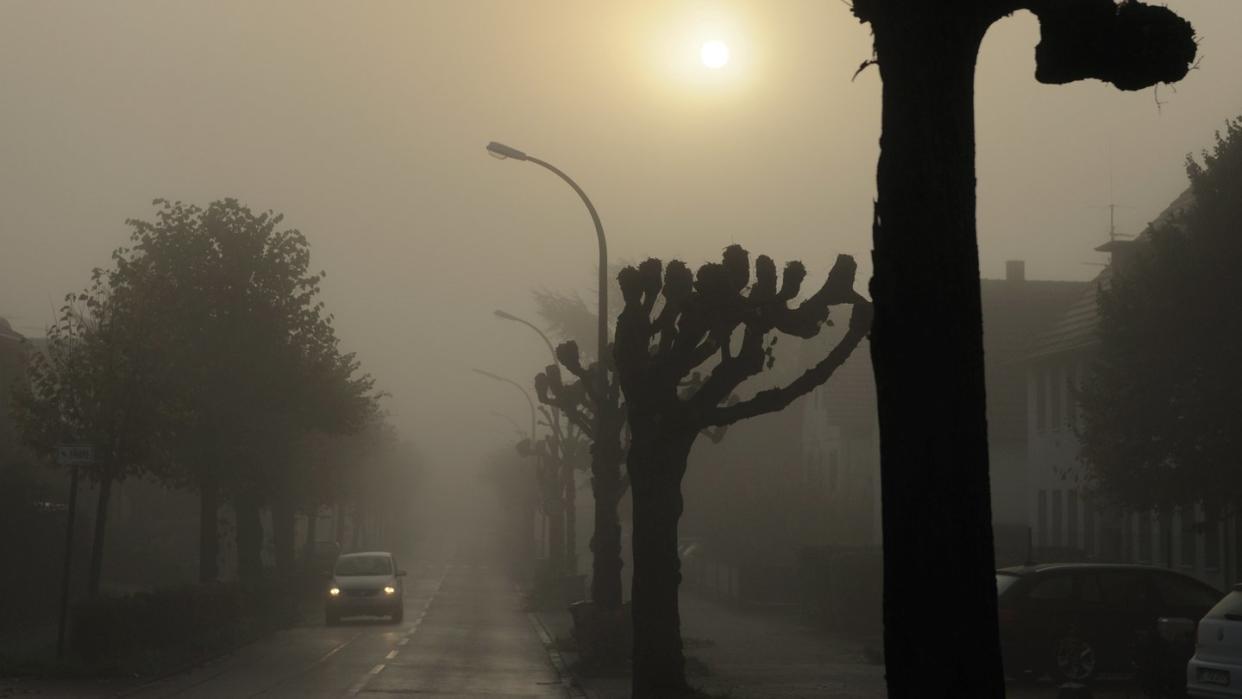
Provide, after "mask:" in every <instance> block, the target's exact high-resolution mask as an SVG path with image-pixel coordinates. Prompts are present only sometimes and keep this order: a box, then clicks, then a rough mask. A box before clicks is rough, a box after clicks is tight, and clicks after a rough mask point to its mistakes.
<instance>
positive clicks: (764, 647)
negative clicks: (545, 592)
mask: <svg viewBox="0 0 1242 699" xmlns="http://www.w3.org/2000/svg"><path fill="white" fill-rule="evenodd" d="M539 618H540V620H541V621H542V622H543V623H544V625H545V626H546V627H547V628H548V631H549V633H551V634H552V635H553V636H554V637H555V638H556V639H558V640H561V639H569V638H570V637H571V636H570V629H571V628H572V620H571V619H570V616H569V613H568V612H567V611H551V612H540V613H539ZM681 624H682V636H683V638H684V639H685V643H686V656H687V661H688V663H687V665H688V671H689V672H688V674H689V680H690V683H691V684H692V685H695V686H697V687H700V688H701V689H704V690H706V691H710V692H715V693H721V694H727V696H729V697H731V698H732V699H769V698H770V699H791V698H793V697H823V696H832V697H834V699H882V698H883V697H885V696H886V693H885V689H884V668H883V666H881V665H875V664H871V663H869V662H868V661H867V659H866V657H865V656H864V655H863V653H862V647H861V644H860V643H859V642H858V641H857V640H856V639H852V638H849V637H845V636H840V635H834V634H831V633H829V632H826V631H824V630H822V629H817V628H814V627H811V626H808V625H806V624H803V623H802V620H801V617H800V616H799V614H798V613H797V612H796V611H794V610H781V611H769V610H746V609H737V608H734V607H730V606H727V605H723V604H720V603H717V602H713V601H710V600H707V599H704V598H702V597H698V596H696V595H694V594H692V593H683V594H682V596H681ZM561 643H564V641H563V640H561ZM566 661H567V662H568V663H569V664H570V665H571V666H572V663H573V656H572V654H568V653H567V654H566ZM578 680H579V682H580V683H581V684H582V685H583V688H584V689H585V690H586V692H587V693H588V695H589V696H591V697H592V699H629V696H630V693H629V678H628V677H605V678H599V677H579V678H578Z"/></svg>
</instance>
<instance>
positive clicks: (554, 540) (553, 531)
mask: <svg viewBox="0 0 1242 699" xmlns="http://www.w3.org/2000/svg"><path fill="white" fill-rule="evenodd" d="M474 371H475V373H477V374H481V375H483V376H486V377H487V378H489V379H492V380H493V381H499V382H501V383H507V384H509V385H510V386H512V387H514V388H516V389H517V390H518V391H520V392H521V394H522V397H523V398H525V399H526V404H527V405H528V406H530V449H531V456H532V457H533V458H534V459H535V476H536V480H539V473H540V459H539V448H538V447H539V445H538V443H537V442H536V434H535V427H536V424H537V423H536V414H537V411H536V410H535V400H534V398H532V397H531V395H530V391H527V390H526V388H525V387H524V386H522V384H520V383H518V382H516V381H514V380H512V379H507V378H505V377H503V376H500V375H499V374H493V373H492V372H490V371H483V370H482V369H475V370H474ZM544 517H545V520H551V524H550V525H549V524H548V523H547V522H546V521H545V525H547V528H548V531H547V533H546V534H545V536H546V537H547V538H548V540H549V543H548V545H547V551H548V558H549V560H550V561H551V562H552V564H553V569H554V570H555V569H558V568H559V565H560V564H561V562H562V561H561V559H560V554H561V553H562V551H561V545H562V544H563V543H564V533H563V532H558V531H557V530H558V529H559V526H558V525H559V523H560V522H561V520H558V519H557V514H556V513H555V512H548V511H547V508H546V507H545V508H544Z"/></svg>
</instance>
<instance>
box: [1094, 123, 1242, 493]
mask: <svg viewBox="0 0 1242 699" xmlns="http://www.w3.org/2000/svg"><path fill="white" fill-rule="evenodd" d="M1186 171H1187V175H1188V176H1189V179H1190V193H1191V201H1190V203H1189V204H1188V205H1187V207H1186V208H1184V209H1183V210H1181V211H1180V212H1177V213H1175V214H1174V215H1173V216H1171V217H1169V218H1168V219H1167V220H1164V221H1160V222H1157V223H1156V224H1155V225H1153V226H1152V227H1151V228H1150V229H1149V230H1147V231H1146V232H1145V233H1144V234H1143V235H1142V236H1140V238H1139V239H1138V240H1136V241H1133V242H1132V243H1131V244H1130V245H1129V246H1127V249H1125V250H1124V252H1119V253H1118V254H1116V255H1115V256H1114V263H1113V265H1112V268H1111V269H1110V276H1109V279H1108V280H1107V283H1105V284H1102V285H1101V288H1100V291H1099V309H1100V324H1099V340H1100V349H1099V354H1098V356H1097V358H1096V361H1095V362H1094V363H1093V364H1092V366H1091V368H1090V370H1089V373H1088V375H1087V377H1086V380H1085V382H1084V385H1083V388H1082V391H1081V395H1080V401H1081V405H1082V409H1083V417H1084V420H1083V428H1082V434H1081V437H1082V458H1083V459H1084V461H1085V462H1086V464H1087V468H1088V474H1089V476H1090V477H1091V480H1092V481H1093V483H1094V485H1095V486H1096V487H1097V488H1098V489H1099V490H1100V491H1101V492H1102V493H1103V494H1105V495H1107V496H1110V497H1111V498H1113V499H1114V500H1116V501H1118V502H1121V503H1123V504H1125V505H1128V506H1133V507H1140V508H1168V507H1175V506H1181V505H1189V504H1193V503H1196V502H1202V503H1205V504H1208V505H1226V504H1229V503H1235V504H1236V501H1237V499H1238V493H1239V492H1242V472H1239V471H1238V469H1237V468H1235V464H1236V462H1237V455H1238V454H1239V453H1242V434H1240V433H1239V432H1238V430H1237V414H1236V411H1237V407H1236V406H1237V396H1238V395H1239V394H1242V364H1240V363H1239V360H1238V358H1239V357H1242V317H1239V316H1238V314H1237V313H1235V312H1233V311H1232V310H1230V308H1231V307H1230V303H1231V302H1232V301H1234V300H1235V299H1238V298H1242V275H1240V274H1238V265H1239V263H1242V227H1240V225H1239V222H1242V197H1238V191H1239V188H1240V187H1242V120H1233V121H1230V122H1229V123H1228V124H1227V126H1226V129H1225V131H1224V133H1222V134H1218V135H1217V139H1216V143H1215V145H1214V147H1213V148H1212V149H1211V150H1210V151H1207V152H1204V153H1203V155H1202V160H1201V161H1199V160H1196V159H1194V158H1193V157H1190V158H1187V165H1186Z"/></svg>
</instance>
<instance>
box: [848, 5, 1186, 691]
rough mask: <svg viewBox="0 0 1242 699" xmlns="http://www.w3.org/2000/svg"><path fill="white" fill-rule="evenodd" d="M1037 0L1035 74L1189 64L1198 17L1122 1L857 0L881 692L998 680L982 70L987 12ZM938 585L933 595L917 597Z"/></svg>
mask: <svg viewBox="0 0 1242 699" xmlns="http://www.w3.org/2000/svg"><path fill="white" fill-rule="evenodd" d="M1023 9H1025V10H1030V11H1031V12H1034V13H1035V14H1036V15H1037V16H1038V18H1039V21H1040V30H1041V40H1040V43H1039V46H1038V47H1037V48H1036V51H1035V58H1036V63H1037V68H1036V75H1035V77H1036V79H1038V80H1039V81H1041V82H1045V83H1066V82H1070V81H1074V80H1082V79H1086V78H1097V79H1100V80H1104V81H1107V82H1110V83H1112V84H1114V85H1116V86H1117V87H1119V88H1121V89H1126V90H1135V89H1140V88H1144V87H1147V86H1149V85H1152V84H1155V83H1157V82H1161V81H1165V82H1172V81H1176V80H1180V79H1181V78H1182V77H1183V76H1185V74H1186V71H1187V70H1188V68H1189V66H1190V63H1191V61H1193V60H1194V56H1195V42H1194V36H1193V30H1192V29H1191V27H1190V25H1189V24H1188V23H1186V22H1185V21H1183V20H1182V19H1180V18H1178V17H1177V16H1176V15H1175V14H1174V13H1172V12H1171V11H1169V10H1168V9H1165V8H1162V7H1152V6H1149V5H1144V4H1142V3H1140V2H1135V1H1129V2H1122V3H1117V2H1114V0H960V1H954V2H949V1H947V0H924V1H922V2H908V1H907V0H854V1H853V12H854V14H855V16H857V17H858V18H859V19H860V20H861V21H862V22H864V23H867V24H869V25H870V26H871V30H872V33H873V34H874V37H875V44H874V47H875V59H874V62H875V63H877V64H878V66H879V69H880V75H881V78H882V79H883V82H884V86H883V97H882V101H883V117H882V126H883V129H882V133H881V137H880V150H881V152H880V162H879V168H878V175H877V178H876V179H877V198H876V204H875V221H874V253H873V259H874V277H873V279H872V281H871V293H872V296H873V299H874V301H875V308H876V317H875V330H874V332H873V333H872V342H871V354H872V361H873V363H874V366H875V374H876V389H877V399H878V405H879V421H880V453H881V457H880V458H881V465H882V476H881V481H882V486H883V508H884V514H883V528H884V555H885V576H884V586H885V587H884V599H885V610H884V621H885V658H886V661H887V664H888V672H887V682H888V691H889V696H891V697H894V699H897V698H899V697H921V698H935V697H965V696H970V697H989V696H991V697H995V696H1002V695H1003V693H1004V686H1003V677H1002V674H1001V665H1000V652H999V647H998V646H999V644H998V640H997V631H996V590H995V582H994V577H993V576H994V571H993V565H994V563H993V554H992V534H991V531H992V529H991V513H990V509H989V508H990V504H989V494H988V468H987V432H986V426H985V423H984V379H983V344H982V316H981V311H980V297H979V264H978V250H977V247H976V242H975V166H974V150H975V137H974V82H975V64H976V60H977V57H978V51H979V46H980V43H981V42H982V40H983V36H984V33H985V32H986V31H987V29H988V27H989V26H990V25H991V24H992V23H994V22H996V21H998V20H1000V19H1001V18H1003V17H1005V16H1006V15H1009V14H1011V13H1013V12H1016V11H1018V10H1023ZM929 599H934V600H936V603H935V604H928V603H927V600H929Z"/></svg>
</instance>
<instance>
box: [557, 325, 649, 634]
mask: <svg viewBox="0 0 1242 699" xmlns="http://www.w3.org/2000/svg"><path fill="white" fill-rule="evenodd" d="M556 356H557V359H558V360H560V362H561V364H562V365H564V367H565V368H566V369H567V370H568V371H569V372H570V373H571V374H572V375H573V376H574V377H576V380H575V381H573V382H571V383H565V382H563V381H562V378H561V373H560V370H559V369H558V368H557V367H556V366H555V365H553V366H549V367H547V369H545V370H544V372H543V373H542V374H538V375H536V376H535V391H536V392H537V393H538V394H539V400H540V401H541V402H543V403H544V404H547V405H551V406H555V407H556V408H558V409H559V410H560V411H561V414H562V415H565V416H566V419H568V420H569V421H570V423H571V424H573V425H575V426H576V427H577V428H578V429H579V430H581V431H582V433H583V434H584V435H585V436H586V437H587V438H588V439H589V440H590V441H591V493H592V496H593V497H594V500H595V521H594V530H593V533H592V535H591V560H592V563H591V568H592V571H591V573H592V575H591V601H592V602H594V603H595V604H596V605H597V606H598V607H600V608H601V609H604V610H610V611H615V610H618V609H620V608H621V605H622V603H623V601H624V600H623V599H622V589H623V588H622V585H621V568H622V563H621V521H620V515H619V513H618V512H617V508H618V506H619V504H620V502H621V498H622V496H624V495H625V491H626V488H627V487H628V486H629V482H628V479H627V478H626V477H625V476H624V475H623V474H622V471H621V464H622V461H623V459H624V451H623V448H622V444H621V440H622V431H623V429H624V425H625V420H624V414H625V413H624V407H623V405H622V403H621V390H620V386H619V385H618V383H617V381H616V380H615V377H616V372H615V371H612V372H609V376H610V377H611V378H610V381H609V385H608V386H607V387H606V388H605V389H604V391H603V393H602V395H601V393H600V390H599V388H598V385H599V378H598V377H599V365H598V364H591V365H590V366H588V367H583V366H582V363H581V359H580V357H579V353H578V343H577V342H574V341H573V340H570V341H568V342H564V343H562V344H561V345H560V346H558V347H557V348H556ZM601 400H603V401H606V402H607V404H608V407H607V409H605V411H604V421H603V424H602V427H603V430H602V432H601V433H600V434H596V432H597V429H596V428H597V421H596V419H595V418H596V415H597V414H598V411H599V404H600V401H601Z"/></svg>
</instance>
